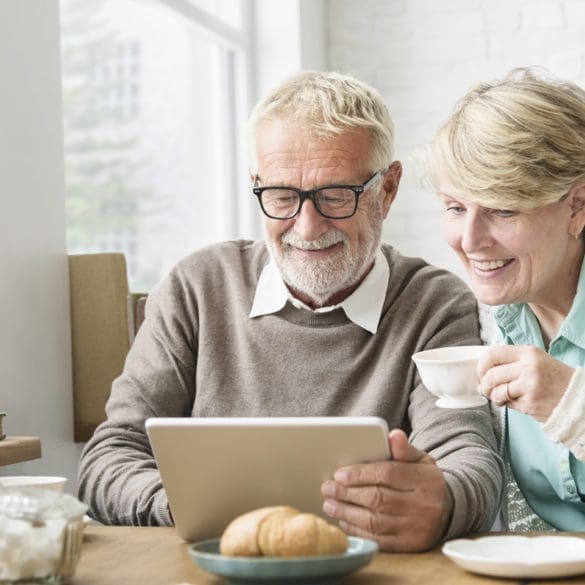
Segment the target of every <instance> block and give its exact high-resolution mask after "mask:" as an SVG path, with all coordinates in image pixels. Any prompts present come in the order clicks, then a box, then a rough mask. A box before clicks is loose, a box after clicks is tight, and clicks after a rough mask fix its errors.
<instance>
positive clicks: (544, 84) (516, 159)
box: [428, 68, 585, 209]
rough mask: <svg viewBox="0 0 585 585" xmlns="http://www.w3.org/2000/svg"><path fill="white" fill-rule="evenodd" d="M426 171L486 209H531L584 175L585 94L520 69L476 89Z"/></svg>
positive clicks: (442, 135)
mask: <svg viewBox="0 0 585 585" xmlns="http://www.w3.org/2000/svg"><path fill="white" fill-rule="evenodd" d="M428 163H429V166H428V171H429V173H428V175H429V178H430V180H431V183H432V184H433V186H434V187H435V188H438V187H439V184H440V183H441V182H442V181H443V180H446V181H448V183H449V184H450V186H451V187H453V188H454V189H455V191H456V192H459V194H460V195H461V196H463V197H465V198H467V199H470V200H473V201H475V202H476V203H479V204H481V205H485V206H486V207H500V208H509V209H534V208H537V207H541V206H543V205H548V204H551V203H554V202H556V201H559V200H560V199H562V198H563V197H564V196H565V195H566V194H567V193H568V192H569V190H570V188H571V186H572V185H573V184H575V183H576V182H579V181H583V180H585V92H584V91H583V90H582V89H581V88H580V87H578V86H577V85H575V84H574V83H571V82H568V81H562V80H559V79H555V78H553V77H552V76H550V75H548V74H546V73H545V72H543V71H537V70H535V69H533V68H521V69H514V70H513V71H511V72H510V73H509V74H508V75H507V77H506V78H504V79H503V80H501V81H496V82H493V83H481V84H479V85H477V86H476V87H474V88H472V89H471V90H470V91H469V92H468V93H467V95H465V96H464V97H463V99H462V100H461V101H460V102H459V103H458V105H457V107H456V110H455V112H454V114H453V115H452V116H451V118H450V119H449V120H448V121H447V123H446V124H445V125H444V126H443V127H442V128H441V129H440V130H439V132H438V133H437V135H436V137H435V140H434V141H433V143H432V145H431V154H430V158H429V159H428Z"/></svg>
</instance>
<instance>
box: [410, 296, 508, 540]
mask: <svg viewBox="0 0 585 585" xmlns="http://www.w3.org/2000/svg"><path fill="white" fill-rule="evenodd" d="M436 306H437V307H441V306H442V305H441V304H440V303H437V305H436ZM433 318H434V319H435V320H436V322H435V325H434V333H432V334H431V337H430V338H429V339H428V340H427V342H426V343H425V349H431V348H433V347H444V346H450V345H476V344H480V343H481V341H480V339H479V330H478V318H477V309H476V305H475V301H474V299H473V297H472V295H471V293H465V294H463V295H459V296H458V297H457V298H456V299H454V303H451V304H449V303H447V304H445V305H444V306H443V308H442V309H437V313H436V314H435V315H434V317H433ZM435 401H436V398H435V397H434V396H433V395H432V394H430V392H429V391H428V390H427V389H426V388H425V387H424V385H423V384H422V382H421V380H420V377H419V376H418V374H417V375H416V378H415V387H414V389H413V391H412V393H411V398H410V407H409V414H410V418H411V423H412V435H411V441H412V443H413V444H414V445H415V446H416V447H417V448H419V449H422V450H424V451H426V452H427V453H429V454H430V455H432V456H433V457H434V459H435V460H436V462H437V465H438V466H439V468H440V469H441V470H442V471H443V474H444V477H445V481H446V483H447V487H448V489H449V491H450V495H451V497H452V501H453V512H452V515H451V519H450V522H449V524H448V526H447V529H446V531H445V533H444V534H443V539H444V540H447V539H450V538H455V537H458V536H462V535H465V534H468V533H471V532H476V531H480V530H489V529H490V527H491V526H492V524H493V521H494V519H495V517H496V515H497V513H498V510H499V507H500V502H501V497H502V484H503V479H502V478H503V462H502V459H501V457H500V455H499V454H498V449H497V444H496V437H495V433H494V429H493V425H492V421H491V416H490V412H489V408H488V406H487V405H486V406H482V407H476V408H465V409H444V408H438V407H437V406H436V405H435Z"/></svg>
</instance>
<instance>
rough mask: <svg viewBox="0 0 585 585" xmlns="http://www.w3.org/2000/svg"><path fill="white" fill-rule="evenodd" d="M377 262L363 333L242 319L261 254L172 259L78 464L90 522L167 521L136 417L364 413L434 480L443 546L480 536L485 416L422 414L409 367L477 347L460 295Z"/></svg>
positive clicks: (418, 270)
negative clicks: (428, 457)
mask: <svg viewBox="0 0 585 585" xmlns="http://www.w3.org/2000/svg"><path fill="white" fill-rule="evenodd" d="M383 252H384V255H385V257H386V259H387V261H388V263H389V266H390V276H389V282H388V291H387V294H386V300H385V302H384V306H383V310H382V316H381V321H380V326H379V328H378V331H377V333H376V334H375V335H372V334H371V333H369V332H367V331H365V330H364V329H362V328H360V327H359V326H357V325H355V324H354V323H352V322H351V321H350V320H348V319H347V317H346V316H345V314H344V313H343V310H341V309H338V310H334V311H331V312H326V313H319V314H317V313H313V312H311V311H308V310H305V309H296V308H294V307H292V306H291V305H290V304H287V305H286V306H285V307H284V308H283V309H282V310H281V311H279V312H278V313H276V314H271V315H265V316H261V317H257V318H253V319H251V318H250V317H249V316H248V314H249V312H250V308H251V306H252V302H253V299H254V294H255V290H256V285H257V282H258V278H259V275H260V273H261V271H262V269H263V267H264V266H265V265H266V263H267V262H268V254H267V251H266V247H265V245H264V244H263V243H262V242H255V243H253V242H247V241H235V242H225V243H222V244H218V245H214V246H211V247H209V248H206V249H203V250H200V251H198V252H196V253H194V254H192V255H191V256H189V257H187V258H186V259H184V260H183V261H181V262H180V263H179V264H178V265H177V266H176V267H175V268H174V269H173V270H172V271H171V272H170V274H169V276H168V277H167V278H166V279H165V280H164V281H163V282H162V283H161V285H160V286H159V287H158V288H157V290H156V291H154V292H153V293H152V294H151V295H150V296H149V300H148V305H147V308H146V321H145V322H144V324H143V326H142V327H141V329H140V331H139V333H138V336H137V338H136V340H135V342H134V345H133V346H132V349H131V351H130V353H129V355H128V358H127V360H126V365H125V368H124V372H123V374H122V375H121V376H120V377H119V378H118V379H117V380H116V381H115V382H114V384H113V388H112V394H111V396H110V399H109V401H108V404H107V415H108V420H107V421H106V422H105V423H103V424H102V425H101V426H100V427H99V428H98V429H97V430H96V432H95V434H94V436H93V438H92V439H91V440H90V441H89V442H88V444H87V446H86V448H85V450H84V453H83V455H82V460H81V466H80V476H79V482H80V496H81V498H82V499H83V500H84V501H85V502H87V503H88V504H89V506H90V512H91V514H92V515H93V516H94V517H95V518H97V519H99V520H101V521H103V522H105V523H112V524H143V525H148V524H162V525H165V524H170V523H171V518H170V515H169V512H168V504H167V499H166V495H165V493H164V490H163V488H162V485H161V481H160V477H159V474H158V471H157V469H156V464H155V461H154V459H153V456H152V452H151V449H150V445H149V442H148V438H147V436H146V434H145V430H144V421H145V419H146V418H148V417H151V416H324V415H335V416H345V415H348V416H349V415H377V416H380V417H382V418H384V419H386V421H387V422H388V425H389V427H390V428H395V427H398V428H402V429H404V430H405V431H406V432H407V433H409V434H410V438H411V440H412V442H413V444H414V445H415V446H416V447H418V448H419V449H423V450H425V451H427V452H429V453H431V454H432V455H433V457H434V458H435V459H436V460H437V462H438V465H439V466H440V467H441V468H442V469H443V471H444V473H445V477H446V480H447V483H448V486H449V489H450V490H451V493H452V495H453V498H454V501H455V509H454V513H453V516H452V519H451V522H450V525H449V528H448V531H447V533H446V535H445V536H446V537H453V536H456V535H460V534H463V533H467V532H469V531H474V530H483V529H487V528H489V527H490V525H491V523H492V520H493V518H494V516H495V514H496V511H497V509H498V505H499V500H500V494H501V483H502V462H501V459H500V457H499V455H497V453H496V445H495V438H494V434H493V430H492V426H491V424H490V418H489V413H488V411H487V409H486V408H474V409H465V410H444V409H440V408H437V407H435V405H434V403H435V399H434V397H433V396H432V395H431V394H430V393H429V392H428V391H427V390H426V389H425V388H424V387H423V385H422V383H421V382H420V379H419V377H418V375H417V373H416V370H415V367H414V364H413V362H412V360H411V356H412V354H413V353H415V352H417V351H420V350H423V349H429V348H432V347H440V346H446V345H466V344H477V343H480V339H479V327H478V321H477V308H476V304H475V301H474V298H473V295H472V294H471V292H470V291H469V290H468V289H467V287H466V286H465V285H464V284H463V283H462V282H461V281H460V280H459V279H457V278H456V277H454V276H453V275H452V274H450V273H448V272H446V271H444V270H439V269H437V268H434V267H432V266H429V265H427V264H426V263H425V262H424V261H422V260H420V259H414V258H406V257H403V256H401V255H400V254H399V253H398V252H396V251H395V250H393V249H392V248H391V247H390V246H387V245H383ZM201 472H202V473H205V470H201Z"/></svg>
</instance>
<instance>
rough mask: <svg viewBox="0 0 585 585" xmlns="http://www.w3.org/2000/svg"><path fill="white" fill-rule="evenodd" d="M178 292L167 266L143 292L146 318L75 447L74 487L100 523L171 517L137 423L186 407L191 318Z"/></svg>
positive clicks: (191, 390)
mask: <svg viewBox="0 0 585 585" xmlns="http://www.w3.org/2000/svg"><path fill="white" fill-rule="evenodd" d="M182 293H183V290H182V287H181V283H180V281H179V279H178V278H177V277H174V276H173V274H171V275H170V276H169V277H168V278H167V279H166V281H164V282H163V283H162V285H161V286H160V287H159V289H158V290H156V291H155V292H153V293H151V294H150V295H149V297H148V301H147V306H146V319H145V321H144V323H143V325H142V326H141V328H140V330H139V331H138V334H137V336H136V339H135V341H134V344H133V345H132V348H131V350H130V352H129V354H128V357H127V359H126V364H125V367H124V371H123V373H122V374H121V376H120V377H119V378H117V379H116V380H115V381H114V383H113V385H112V392H111V395H110V397H109V399H108V403H107V405H106V413H107V420H106V421H105V422H104V423H102V424H101V425H100V426H99V427H98V428H97V429H96V431H95V433H94V435H93V437H92V438H91V439H90V440H89V441H88V443H87V445H86V446H85V449H84V451H83V453H82V456H81V461H80V469H79V495H80V498H81V499H82V500H83V501H84V502H85V503H86V504H88V506H89V513H90V515H91V516H92V517H94V518H95V519H97V520H99V521H101V522H103V523H105V524H129V525H163V526H164V525H171V524H172V519H171V516H170V513H169V507H168V501H167V497H166V494H165V492H164V489H163V487H162V482H161V479H160V475H159V472H158V469H157V466H156V462H155V460H154V456H153V453H152V451H151V447H150V443H149V440H148V437H147V435H146V431H145V427H144V423H145V421H146V419H147V418H149V417H162V416H166V417H176V416H190V414H191V409H192V405H193V401H194V398H195V359H196V358H195V356H196V347H195V341H194V340H195V338H196V337H195V328H196V322H195V319H194V317H193V314H192V313H193V312H192V311H189V310H188V304H189V303H188V302H187V301H186V300H185V298H184V295H183V294H182Z"/></svg>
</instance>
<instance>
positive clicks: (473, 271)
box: [430, 69, 585, 530]
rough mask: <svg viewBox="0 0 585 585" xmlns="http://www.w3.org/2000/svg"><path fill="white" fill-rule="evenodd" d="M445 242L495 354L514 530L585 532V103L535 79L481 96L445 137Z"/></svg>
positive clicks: (437, 153) (524, 76)
mask: <svg viewBox="0 0 585 585" xmlns="http://www.w3.org/2000/svg"><path fill="white" fill-rule="evenodd" d="M431 153H432V155H431V165H430V170H431V173H430V175H431V180H432V183H433V185H434V188H435V190H436V191H437V192H438V194H439V196H440V198H441V200H442V202H443V204H444V209H445V211H444V213H445V217H444V235H445V238H446V240H447V242H448V243H449V245H450V246H451V247H452V248H453V249H454V250H455V252H456V253H457V254H458V256H459V258H460V259H461V261H462V262H463V264H464V266H465V268H466V270H467V273H468V275H469V281H470V284H471V287H472V288H473V290H474V292H475V294H476V296H477V298H478V300H479V301H480V303H484V304H486V305H493V306H496V307H494V309H492V311H491V313H492V317H493V319H494V320H495V324H496V325H497V330H498V333H497V335H498V337H499V339H498V340H497V341H498V343H497V344H495V345H492V346H490V347H489V348H488V349H487V350H486V352H485V354H484V356H483V357H482V359H481V361H480V364H479V374H480V388H479V389H480V391H481V392H483V394H485V396H486V397H488V398H489V399H490V400H491V401H492V405H496V407H502V408H495V411H496V414H497V415H498V416H497V420H498V423H500V424H499V426H501V430H502V434H501V437H502V449H503V450H504V452H505V454H506V456H507V461H508V477H509V479H508V481H507V488H508V489H507V495H506V498H505V501H504V503H503V507H502V510H503V519H504V522H505V525H506V527H507V528H509V529H511V530H538V529H543V530H545V529H551V528H556V529H559V530H585V503H584V502H585V370H584V369H583V368H584V366H585V267H584V263H583V257H584V254H585V240H584V237H583V228H584V226H585V92H584V91H583V90H582V89H580V88H579V87H577V86H576V85H574V84H572V83H569V82H565V81H559V80H555V79H552V78H550V77H545V76H543V75H541V74H537V73H536V72H535V71H533V70H530V69H520V70H515V71H513V72H512V73H511V74H510V75H509V76H508V77H506V78H505V79H504V80H503V81H498V82H495V83H489V84H488V83H484V84H481V85H478V86H477V87H475V88H473V89H472V90H471V91H470V92H469V93H468V94H467V95H466V96H465V97H464V98H463V99H462V101H461V102H460V103H459V105H458V107H457V109H456V111H455V113H454V114H453V115H452V116H451V118H450V119H449V120H448V122H447V123H446V124H445V125H444V126H443V127H442V128H441V129H440V130H439V132H438V134H437V136H436V138H435V140H434V142H433V145H432V149H431Z"/></svg>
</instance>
